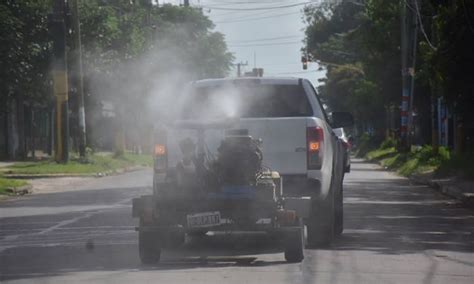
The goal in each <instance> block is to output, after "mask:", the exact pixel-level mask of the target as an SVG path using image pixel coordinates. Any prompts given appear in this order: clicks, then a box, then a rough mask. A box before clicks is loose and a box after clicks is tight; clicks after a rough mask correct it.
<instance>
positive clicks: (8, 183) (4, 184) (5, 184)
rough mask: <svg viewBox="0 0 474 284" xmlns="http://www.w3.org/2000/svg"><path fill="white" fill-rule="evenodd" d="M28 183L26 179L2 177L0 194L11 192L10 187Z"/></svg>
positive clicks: (0, 179)
mask: <svg viewBox="0 0 474 284" xmlns="http://www.w3.org/2000/svg"><path fill="white" fill-rule="evenodd" d="M24 185H27V182H26V181H23V180H17V179H7V178H3V177H0V195H7V194H10V192H9V189H12V188H17V187H20V186H24Z"/></svg>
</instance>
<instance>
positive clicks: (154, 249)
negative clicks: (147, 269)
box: [138, 232, 161, 264]
mask: <svg viewBox="0 0 474 284" xmlns="http://www.w3.org/2000/svg"><path fill="white" fill-rule="evenodd" d="M138 252H139V255H140V260H141V262H142V263H143V264H155V263H158V262H159V261H160V257H161V247H160V239H159V235H158V233H155V232H139V233H138Z"/></svg>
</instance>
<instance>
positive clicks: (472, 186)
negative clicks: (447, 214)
mask: <svg viewBox="0 0 474 284" xmlns="http://www.w3.org/2000/svg"><path fill="white" fill-rule="evenodd" d="M410 180H411V181H413V182H414V183H418V184H423V185H428V186H431V187H432V188H434V189H437V190H438V191H440V192H441V193H444V194H446V195H448V196H451V197H453V198H456V199H458V200H460V201H461V202H463V203H464V204H466V205H468V206H469V207H472V208H474V181H466V180H459V179H457V178H444V179H436V178H433V177H431V175H419V176H411V177H410Z"/></svg>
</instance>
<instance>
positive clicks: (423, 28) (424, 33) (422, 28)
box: [413, 0, 436, 50]
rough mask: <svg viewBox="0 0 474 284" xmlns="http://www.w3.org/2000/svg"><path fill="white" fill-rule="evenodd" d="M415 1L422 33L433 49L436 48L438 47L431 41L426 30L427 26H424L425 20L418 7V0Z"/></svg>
mask: <svg viewBox="0 0 474 284" xmlns="http://www.w3.org/2000/svg"><path fill="white" fill-rule="evenodd" d="M413 2H414V3H415V9H416V18H417V20H418V22H419V23H420V30H421V33H422V34H423V37H424V38H425V39H426V42H427V43H428V45H429V46H430V47H431V49H433V50H436V47H435V46H434V45H433V44H432V43H431V41H430V39H429V38H428V35H427V34H426V32H425V27H424V26H423V21H422V20H421V15H420V8H419V7H418V0H413Z"/></svg>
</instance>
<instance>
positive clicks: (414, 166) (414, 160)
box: [365, 140, 474, 177]
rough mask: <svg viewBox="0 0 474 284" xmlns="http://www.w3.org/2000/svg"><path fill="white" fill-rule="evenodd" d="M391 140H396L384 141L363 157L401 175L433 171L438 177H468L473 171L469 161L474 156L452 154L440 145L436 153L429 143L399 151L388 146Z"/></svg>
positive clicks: (473, 168)
mask: <svg viewBox="0 0 474 284" xmlns="http://www.w3.org/2000/svg"><path fill="white" fill-rule="evenodd" d="M393 142H396V141H393V140H386V141H384V142H383V143H382V144H381V146H380V147H379V148H378V149H375V150H372V151H370V152H368V153H367V154H366V155H365V157H366V158H367V159H368V160H371V161H378V162H380V163H381V164H382V165H383V166H384V167H387V168H388V169H391V170H395V171H397V173H399V174H401V175H403V176H410V175H416V174H422V173H425V172H434V173H435V174H436V175H437V176H438V177H446V176H453V175H457V176H462V177H469V176H470V174H473V173H474V167H473V166H472V163H470V162H469V161H470V159H472V158H474V157H469V156H467V157H466V156H462V157H461V156H456V155H454V156H452V155H450V153H449V150H448V149H447V148H445V147H440V148H439V151H438V153H435V152H434V151H433V148H432V147H431V146H429V145H425V146H423V147H420V148H418V149H415V150H413V151H411V152H409V153H399V152H398V151H397V150H396V148H395V147H393V146H390V145H392V143H393ZM389 146H390V147H389ZM471 176H472V175H471Z"/></svg>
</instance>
